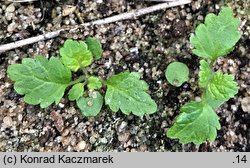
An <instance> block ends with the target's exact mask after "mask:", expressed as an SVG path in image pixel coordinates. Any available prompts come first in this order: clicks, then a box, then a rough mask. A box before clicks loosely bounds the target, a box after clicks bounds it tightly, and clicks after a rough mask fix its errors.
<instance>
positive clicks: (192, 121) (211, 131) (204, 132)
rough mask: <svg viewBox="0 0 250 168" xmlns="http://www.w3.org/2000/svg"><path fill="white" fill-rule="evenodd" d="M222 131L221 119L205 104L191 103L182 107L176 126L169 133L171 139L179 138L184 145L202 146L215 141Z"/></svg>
mask: <svg viewBox="0 0 250 168" xmlns="http://www.w3.org/2000/svg"><path fill="white" fill-rule="evenodd" d="M217 129H220V123H219V117H218V116H217V114H216V113H215V112H214V111H213V109H212V108H211V107H210V106H209V105H208V104H207V103H205V102H190V103H187V104H186V105H184V106H182V107H181V113H180V114H179V116H178V117H177V119H176V122H175V124H174V125H173V126H172V127H171V128H170V129H169V130H168V131H167V136H168V137H170V138H178V139H179V140H180V142H181V143H182V144H186V143H189V142H193V143H195V144H201V143H203V142H204V141H206V140H209V141H214V140H215V138H216V135H217Z"/></svg>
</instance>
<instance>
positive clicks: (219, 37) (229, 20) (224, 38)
mask: <svg viewBox="0 0 250 168" xmlns="http://www.w3.org/2000/svg"><path fill="white" fill-rule="evenodd" d="M239 25H240V20H239V19H238V18H234V16H233V11H232V10H231V9H230V8H228V7H224V8H222V10H221V12H220V13H219V15H218V16H216V15H215V14H212V13H210V14H208V15H207V16H206V18H205V23H204V24H200V25H199V26H198V27H197V28H196V30H195V35H191V37H190V42H191V44H192V46H193V47H194V49H193V53H194V54H196V55H198V56H200V57H203V58H207V59H210V60H215V59H216V58H218V57H220V56H223V55H226V54H228V53H229V52H231V51H232V50H233V47H234V45H235V44H236V43H237V41H238V40H239V39H240V31H239V30H238V29H239Z"/></svg>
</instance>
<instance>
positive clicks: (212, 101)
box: [202, 92, 225, 110]
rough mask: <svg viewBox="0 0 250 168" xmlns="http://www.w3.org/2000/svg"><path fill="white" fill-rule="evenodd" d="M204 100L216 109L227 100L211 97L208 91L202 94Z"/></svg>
mask: <svg viewBox="0 0 250 168" xmlns="http://www.w3.org/2000/svg"><path fill="white" fill-rule="evenodd" d="M202 100H204V101H205V102H206V103H207V104H209V105H210V106H211V107H212V108H213V109H214V110H216V109H217V108H219V107H220V106H221V105H222V104H223V103H224V102H225V100H217V99H214V98H212V97H211V95H210V94H209V93H208V92H205V93H204V94H203V96H202Z"/></svg>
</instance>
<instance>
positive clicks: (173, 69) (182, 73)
mask: <svg viewBox="0 0 250 168" xmlns="http://www.w3.org/2000/svg"><path fill="white" fill-rule="evenodd" d="M165 76H166V78H167V80H168V82H169V83H170V84H171V85H173V86H176V87H179V86H181V85H182V84H183V83H184V82H186V81H187V80H188V76H189V69H188V67H187V65H186V64H184V63H182V62H172V63H171V64H169V65H168V67H167V69H166V72H165Z"/></svg>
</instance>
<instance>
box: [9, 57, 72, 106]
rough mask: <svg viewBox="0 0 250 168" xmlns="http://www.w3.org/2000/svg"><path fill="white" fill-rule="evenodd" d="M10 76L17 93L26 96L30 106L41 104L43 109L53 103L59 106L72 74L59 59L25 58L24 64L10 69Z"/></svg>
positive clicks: (25, 99)
mask: <svg viewBox="0 0 250 168" xmlns="http://www.w3.org/2000/svg"><path fill="white" fill-rule="evenodd" d="M8 75H9V77H10V79H11V80H13V81H15V85H14V88H15V90H16V91H17V93H19V94H21V95H25V96H24V101H25V102H26V103H28V104H32V105H37V104H40V106H41V107H42V108H45V107H48V106H49V105H50V104H52V103H53V102H56V104H58V103H59V102H60V100H61V98H62V97H63V95H64V91H65V89H66V87H67V86H68V84H69V83H70V80H71V72H70V70H69V69H68V68H66V67H64V66H63V64H62V63H61V61H60V60H59V59H58V58H54V57H51V58H50V60H48V59H46V58H44V57H42V56H37V57H36V58H35V59H31V58H24V59H23V60H22V64H14V65H10V66H9V67H8Z"/></svg>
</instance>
